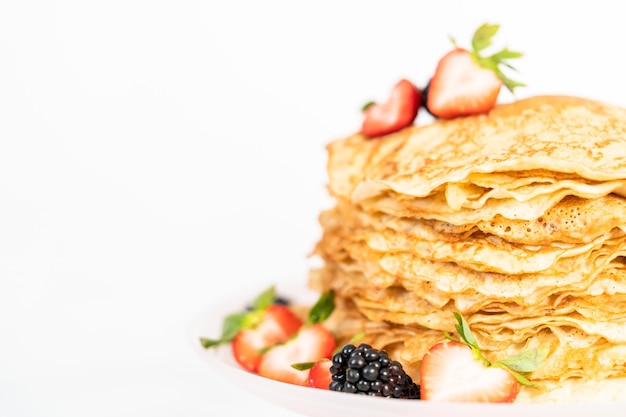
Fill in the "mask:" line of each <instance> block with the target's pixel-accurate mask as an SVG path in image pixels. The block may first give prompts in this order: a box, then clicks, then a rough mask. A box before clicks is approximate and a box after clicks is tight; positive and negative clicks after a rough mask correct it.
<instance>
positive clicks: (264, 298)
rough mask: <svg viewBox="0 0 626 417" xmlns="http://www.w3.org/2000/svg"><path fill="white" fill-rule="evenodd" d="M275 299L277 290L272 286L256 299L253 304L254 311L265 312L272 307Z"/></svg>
mask: <svg viewBox="0 0 626 417" xmlns="http://www.w3.org/2000/svg"><path fill="white" fill-rule="evenodd" d="M275 299H276V288H275V287H274V286H271V287H269V288H268V289H267V290H265V291H263V292H262V293H261V294H259V296H258V297H257V298H255V299H254V301H253V302H252V310H265V309H266V308H267V307H269V306H270V305H272V303H273V302H274V300H275Z"/></svg>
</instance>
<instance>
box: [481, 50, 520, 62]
mask: <svg viewBox="0 0 626 417" xmlns="http://www.w3.org/2000/svg"><path fill="white" fill-rule="evenodd" d="M523 56H524V54H523V53H522V52H518V51H511V50H510V49H508V48H504V49H503V50H501V51H499V52H496V53H495V54H492V55H490V56H489V57H488V58H489V59H492V60H494V61H496V62H499V61H504V60H505V59H515V58H521V57H523Z"/></svg>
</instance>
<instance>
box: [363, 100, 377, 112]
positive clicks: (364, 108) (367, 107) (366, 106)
mask: <svg viewBox="0 0 626 417" xmlns="http://www.w3.org/2000/svg"><path fill="white" fill-rule="evenodd" d="M375 104H376V102H375V101H368V102H367V103H365V104H364V105H363V106H362V107H361V111H362V112H364V111H365V110H367V109H369V108H370V107H372V106H373V105H375Z"/></svg>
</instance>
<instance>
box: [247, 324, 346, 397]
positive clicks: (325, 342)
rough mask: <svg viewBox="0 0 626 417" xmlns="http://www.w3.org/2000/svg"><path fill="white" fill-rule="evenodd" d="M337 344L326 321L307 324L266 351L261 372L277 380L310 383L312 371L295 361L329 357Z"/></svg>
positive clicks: (260, 365) (301, 361) (296, 383)
mask: <svg viewBox="0 0 626 417" xmlns="http://www.w3.org/2000/svg"><path fill="white" fill-rule="evenodd" d="M335 346H336V342H335V338H334V336H333V335H332V333H330V331H329V330H328V329H327V328H326V327H324V326H323V325H322V324H320V323H317V324H311V325H305V326H303V327H302V328H301V329H300V331H299V332H298V333H297V334H296V336H295V337H294V338H292V339H289V340H288V341H287V342H285V343H283V344H279V345H276V346H274V347H273V348H271V349H270V350H268V351H267V352H266V353H265V354H264V355H263V357H262V359H261V362H260V364H259V369H258V373H259V375H261V376H264V377H266V378H271V379H275V380H277V381H282V382H287V383H290V384H295V385H303V386H306V385H307V384H308V376H309V373H308V372H306V371H301V370H297V369H295V368H294V367H293V366H292V365H293V364H298V363H306V362H317V361H319V360H320V359H324V358H326V359H328V358H330V356H331V355H332V353H333V350H334V349H335Z"/></svg>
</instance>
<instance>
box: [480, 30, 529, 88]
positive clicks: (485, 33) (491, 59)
mask: <svg viewBox="0 0 626 417" xmlns="http://www.w3.org/2000/svg"><path fill="white" fill-rule="evenodd" d="M498 30H500V25H495V24H488V23H485V24H483V25H481V26H480V27H479V28H478V29H476V31H475V32H474V36H473V37H472V51H471V54H472V56H473V58H474V60H476V62H477V63H478V65H480V66H481V67H483V68H486V69H489V70H491V71H493V72H494V73H495V74H496V75H497V76H498V78H499V79H500V80H501V81H502V84H503V85H504V86H505V87H506V88H507V90H509V91H510V92H511V93H512V92H513V91H514V90H515V88H516V87H525V86H526V85H525V84H524V83H521V82H519V81H514V80H512V79H510V78H509V77H508V76H507V75H506V74H504V72H502V69H501V68H502V67H506V68H509V69H512V70H514V69H515V68H513V67H512V66H511V64H510V63H509V62H507V61H508V60H510V59H516V58H520V57H522V56H523V55H524V54H523V53H521V52H518V51H512V50H510V49H509V48H507V47H504V48H503V49H502V50H500V51H498V52H495V53H493V54H491V55H488V56H483V55H482V54H481V52H483V51H485V50H486V49H488V48H489V47H490V46H492V44H493V37H494V36H495V35H496V33H498Z"/></svg>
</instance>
